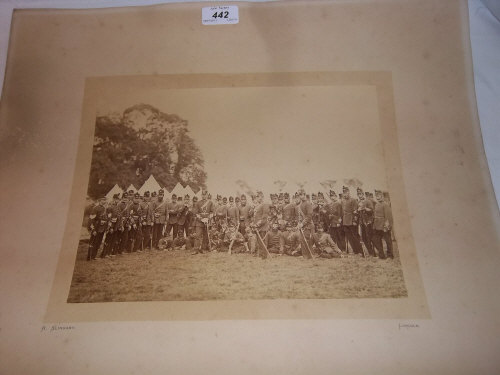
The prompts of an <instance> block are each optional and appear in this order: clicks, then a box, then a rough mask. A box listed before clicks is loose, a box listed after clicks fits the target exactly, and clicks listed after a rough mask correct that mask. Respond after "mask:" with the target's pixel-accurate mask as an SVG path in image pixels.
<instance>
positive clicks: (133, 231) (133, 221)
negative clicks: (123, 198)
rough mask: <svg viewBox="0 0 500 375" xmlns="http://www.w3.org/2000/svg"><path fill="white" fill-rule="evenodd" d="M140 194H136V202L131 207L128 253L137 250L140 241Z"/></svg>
mask: <svg viewBox="0 0 500 375" xmlns="http://www.w3.org/2000/svg"><path fill="white" fill-rule="evenodd" d="M140 197H141V196H140V195H139V193H135V195H134V198H135V200H134V202H133V203H132V204H131V205H130V206H129V210H128V211H129V223H130V230H129V234H128V242H129V243H128V252H133V251H136V250H137V243H138V241H140V237H141V234H140V225H141V216H142V209H141V204H140V202H139V199H140Z"/></svg>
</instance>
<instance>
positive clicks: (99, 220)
mask: <svg viewBox="0 0 500 375" xmlns="http://www.w3.org/2000/svg"><path fill="white" fill-rule="evenodd" d="M104 202H106V197H102V198H100V199H99V200H98V203H97V205H96V206H95V207H94V208H93V209H92V211H91V213H90V216H89V225H88V230H89V232H90V240H89V250H88V253H87V260H95V258H96V256H97V252H98V251H99V247H100V246H101V243H102V238H103V237H104V232H105V231H106V228H107V226H108V220H107V216H106V207H105V206H104Z"/></svg>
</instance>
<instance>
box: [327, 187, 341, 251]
mask: <svg viewBox="0 0 500 375" xmlns="http://www.w3.org/2000/svg"><path fill="white" fill-rule="evenodd" d="M330 200H331V202H330V203H329V204H328V205H327V207H326V209H327V214H328V222H329V233H330V237H332V240H333V241H334V242H335V243H336V244H337V246H338V247H339V248H340V249H341V250H342V251H344V252H345V251H346V248H345V237H344V230H343V228H342V216H343V215H342V203H341V202H339V201H338V200H337V194H336V193H335V192H334V191H333V190H330Z"/></svg>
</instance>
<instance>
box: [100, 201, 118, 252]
mask: <svg viewBox="0 0 500 375" xmlns="http://www.w3.org/2000/svg"><path fill="white" fill-rule="evenodd" d="M119 201H120V194H114V195H113V201H112V202H111V204H110V205H109V206H108V207H107V208H106V216H107V218H108V227H107V231H106V241H105V243H104V246H103V248H102V253H101V258H104V257H107V256H114V248H115V244H116V242H117V241H116V239H117V234H118V202H119Z"/></svg>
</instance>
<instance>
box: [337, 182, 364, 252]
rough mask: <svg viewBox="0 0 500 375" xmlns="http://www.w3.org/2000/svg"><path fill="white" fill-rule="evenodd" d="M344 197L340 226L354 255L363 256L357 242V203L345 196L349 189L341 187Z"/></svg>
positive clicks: (359, 244)
mask: <svg viewBox="0 0 500 375" xmlns="http://www.w3.org/2000/svg"><path fill="white" fill-rule="evenodd" d="M343 192H344V196H343V197H342V214H343V216H342V225H343V228H344V233H345V236H346V239H347V241H348V243H350V244H351V246H352V250H353V252H354V254H361V255H362V256H363V248H362V247H361V243H360V242H359V234H358V225H357V210H358V201H357V200H356V199H354V198H351V197H348V195H346V193H347V192H349V189H348V188H346V187H345V186H344V187H343Z"/></svg>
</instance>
